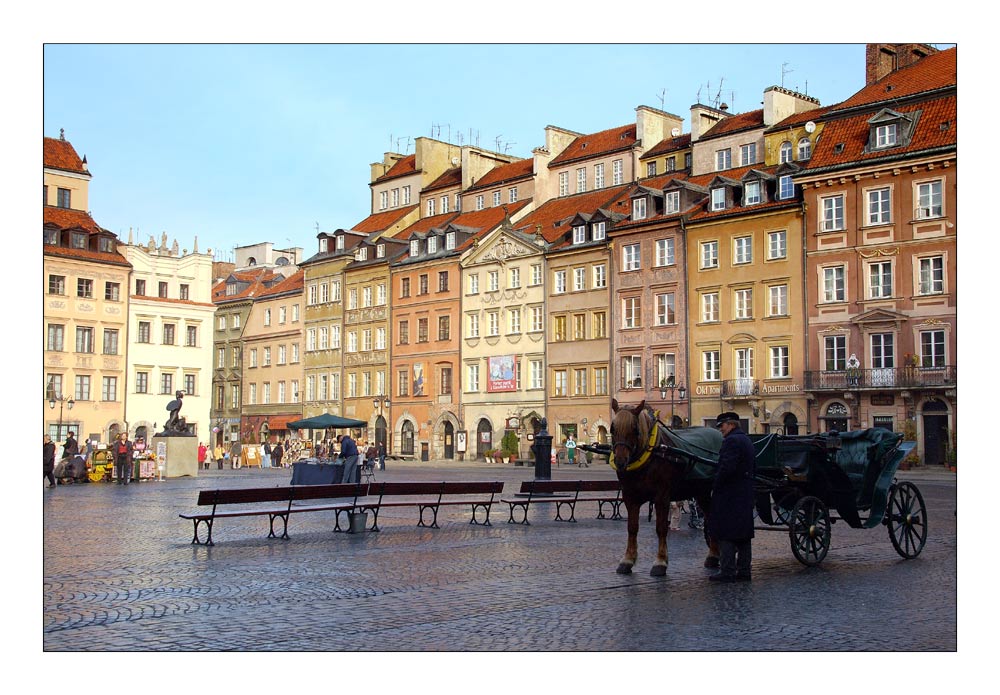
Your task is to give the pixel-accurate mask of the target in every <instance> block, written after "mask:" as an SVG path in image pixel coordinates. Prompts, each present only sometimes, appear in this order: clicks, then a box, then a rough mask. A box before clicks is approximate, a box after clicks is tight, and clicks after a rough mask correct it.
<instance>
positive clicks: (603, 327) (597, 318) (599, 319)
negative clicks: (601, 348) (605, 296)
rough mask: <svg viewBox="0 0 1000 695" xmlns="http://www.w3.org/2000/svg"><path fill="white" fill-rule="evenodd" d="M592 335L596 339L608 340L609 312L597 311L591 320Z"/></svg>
mask: <svg viewBox="0 0 1000 695" xmlns="http://www.w3.org/2000/svg"><path fill="white" fill-rule="evenodd" d="M590 326H591V335H592V336H593V337H594V338H607V337H608V312H606V311H595V312H594V317H593V319H592V320H591V324H590Z"/></svg>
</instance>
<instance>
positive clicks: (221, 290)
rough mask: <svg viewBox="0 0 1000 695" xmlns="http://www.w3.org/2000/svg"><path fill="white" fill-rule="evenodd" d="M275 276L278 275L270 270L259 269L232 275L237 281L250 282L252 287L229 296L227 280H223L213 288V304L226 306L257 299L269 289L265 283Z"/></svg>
mask: <svg viewBox="0 0 1000 695" xmlns="http://www.w3.org/2000/svg"><path fill="white" fill-rule="evenodd" d="M275 274H276V273H275V272H274V271H273V270H271V269H270V268H258V269H256V270H245V271H240V272H238V273H232V275H234V276H236V279H237V280H243V281H248V282H249V283H250V285H249V286H248V287H247V288H246V289H244V290H243V291H242V292H239V293H237V294H233V295H227V294H226V280H225V279H223V280H222V281H221V282H219V283H217V284H216V285H215V287H213V288H212V302H213V303H215V304H224V303H227V302H235V301H240V300H243V299H250V298H253V297H256V296H258V295H260V294H261V293H263V292H265V291H266V290H268V289H269V288H267V287H266V286H265V285H264V281H265V280H269V279H270V278H271V277H273V276H274V275H275Z"/></svg>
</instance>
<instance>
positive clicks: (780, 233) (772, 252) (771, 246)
mask: <svg viewBox="0 0 1000 695" xmlns="http://www.w3.org/2000/svg"><path fill="white" fill-rule="evenodd" d="M787 257H788V231H787V230H785V229H779V230H777V231H774V232H768V233H767V259H768V260H769V261H773V260H777V259H779V258H787Z"/></svg>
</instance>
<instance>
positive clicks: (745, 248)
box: [733, 236, 753, 264]
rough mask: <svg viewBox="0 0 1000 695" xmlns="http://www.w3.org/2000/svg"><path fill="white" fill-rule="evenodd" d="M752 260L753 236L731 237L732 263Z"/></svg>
mask: <svg viewBox="0 0 1000 695" xmlns="http://www.w3.org/2000/svg"><path fill="white" fill-rule="evenodd" d="M751 262H753V237H749V236H741V237H736V238H735V239H733V263H735V264H740V263H751Z"/></svg>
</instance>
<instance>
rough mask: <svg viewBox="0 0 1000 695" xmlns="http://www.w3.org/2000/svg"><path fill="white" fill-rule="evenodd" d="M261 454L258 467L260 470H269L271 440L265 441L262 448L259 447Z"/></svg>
mask: <svg viewBox="0 0 1000 695" xmlns="http://www.w3.org/2000/svg"><path fill="white" fill-rule="evenodd" d="M261 452H262V453H261V461H260V467H261V468H270V467H271V440H270V439H267V440H265V441H264V446H263V447H261Z"/></svg>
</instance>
